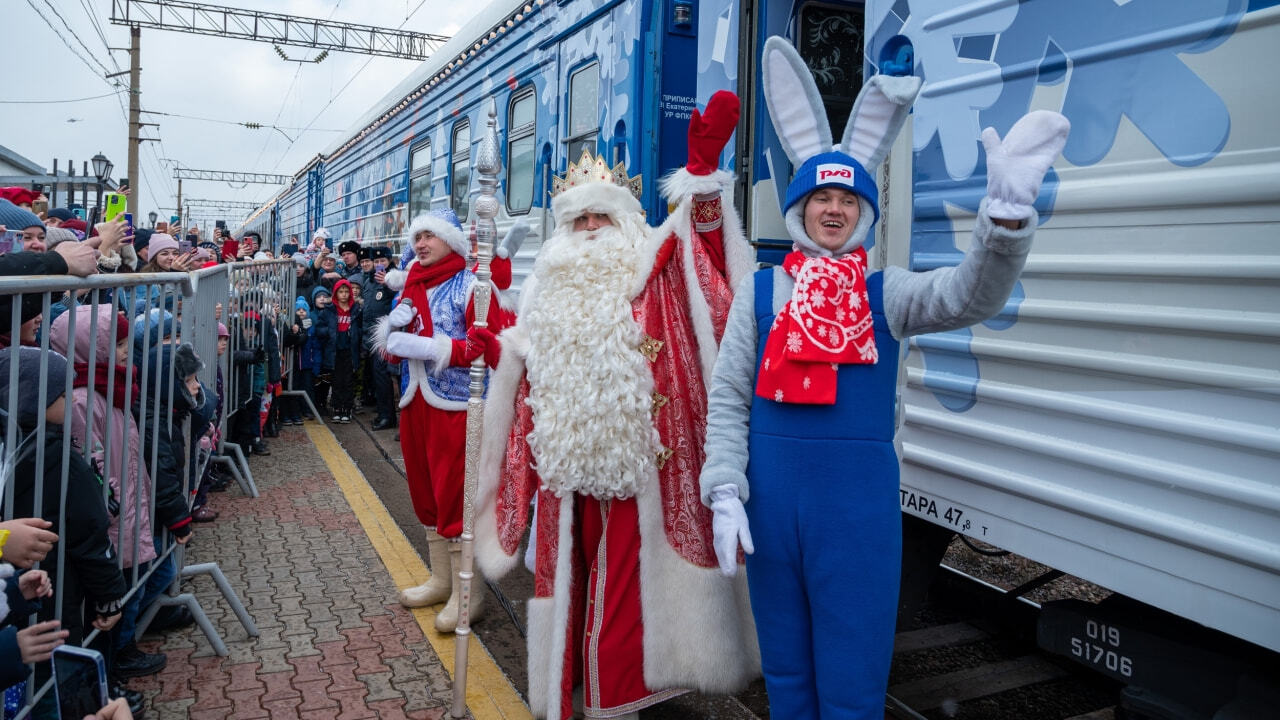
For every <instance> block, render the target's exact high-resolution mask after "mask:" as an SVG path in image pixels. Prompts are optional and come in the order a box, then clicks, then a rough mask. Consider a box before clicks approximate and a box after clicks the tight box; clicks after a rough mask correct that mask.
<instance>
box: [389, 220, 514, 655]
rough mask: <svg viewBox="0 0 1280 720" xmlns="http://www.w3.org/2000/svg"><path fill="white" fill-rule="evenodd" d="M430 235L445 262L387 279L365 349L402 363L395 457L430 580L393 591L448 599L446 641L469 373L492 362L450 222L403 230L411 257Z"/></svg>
mask: <svg viewBox="0 0 1280 720" xmlns="http://www.w3.org/2000/svg"><path fill="white" fill-rule="evenodd" d="M428 234H430V235H434V236H436V237H437V238H440V239H441V240H443V241H444V244H445V245H447V247H448V250H449V252H447V254H445V255H444V256H443V257H441V258H438V259H427V260H425V262H427V263H428V264H423V261H420V260H419V259H417V258H415V259H412V260H410V261H409V262H408V264H407V265H406V267H405V269H403V270H393V271H389V272H388V273H387V276H386V286H387V287H389V288H391V289H393V290H395V291H398V292H399V293H400V295H399V298H398V300H397V302H398V303H399V304H398V305H397V306H396V307H395V308H394V309H392V311H391V312H390V313H389V314H388V315H387V316H386V317H384V318H381V319H380V320H378V323H377V325H376V329H375V335H374V340H373V345H374V347H375V348H377V349H378V350H379V351H380V352H382V353H383V354H384V356H385V357H386V358H387V360H388V362H389V363H391V364H393V365H394V364H400V363H401V360H405V361H406V362H404V363H403V369H402V375H401V382H400V408H401V413H400V427H401V429H400V447H401V449H402V450H403V452H404V464H405V473H406V475H407V477H408V483H409V495H410V498H411V499H412V501H413V509H414V512H415V513H416V514H417V516H418V520H419V521H420V522H421V523H422V524H423V525H424V526H425V527H426V529H427V545H428V550H429V554H430V562H431V571H432V573H433V574H432V576H431V578H430V579H429V580H427V582H426V583H423V584H422V585H419V586H417V587H413V588H408V589H406V590H403V591H401V593H400V598H399V599H400V602H401V603H402V604H404V605H406V606H408V607H421V606H425V605H433V604H436V603H439V602H444V601H446V599H447V601H448V602H447V604H446V605H445V607H444V608H443V609H442V610H441V611H440V612H439V613H438V614H437V615H436V629H437V630H439V631H440V632H453V629H454V627H455V626H456V625H457V619H458V610H457V605H458V583H457V580H456V578H455V577H454V575H455V573H454V568H455V566H456V559H457V555H458V553H459V552H460V548H459V545H458V543H457V538H458V536H459V535H460V534H461V533H462V507H463V480H464V477H463V475H464V470H465V465H464V460H465V452H464V448H465V447H466V434H467V431H466V425H467V412H466V410H467V399H468V397H469V393H468V388H467V386H468V383H469V371H470V364H471V361H472V360H474V359H475V358H477V357H479V356H480V355H482V354H485V350H486V343H487V342H488V343H490V344H491V345H492V347H491V349H490V350H489V353H488V354H487V355H486V358H487V359H492V360H493V362H496V358H497V351H498V346H497V342H496V340H494V339H493V334H492V332H491V331H487V330H483V329H480V330H477V329H476V328H473V327H472V326H473V323H474V322H475V308H474V307H473V304H472V291H473V289H474V288H475V284H476V276H475V274H474V273H472V272H471V271H470V270H468V269H467V267H466V259H465V256H466V253H467V251H468V249H469V244H468V242H467V238H466V236H465V235H464V234H463V232H462V228H461V227H460V226H459V224H458V218H457V216H456V215H454V213H453V211H452V210H449V209H443V210H432V211H430V212H427V213H425V214H422V215H419V216H418V217H416V218H414V219H413V221H412V223H410V226H409V237H410V238H411V242H412V243H413V247H414V248H417V247H419V242H420V240H421V237H425V236H426V235H428ZM419 257H422V255H420V256H419ZM406 300H407V301H409V302H405V301H406ZM504 317H505V312H504V311H503V309H502V308H501V307H500V306H499V305H498V304H497V303H494V304H492V305H490V306H489V314H488V323H489V325H488V327H489V328H493V329H494V330H501V329H502V328H503V327H505V325H506V321H505V320H504ZM490 364H493V363H492V362H491V363H490ZM478 600H479V593H477V595H476V597H474V598H473V599H472V602H471V618H472V619H476V618H478V617H479V602H478Z"/></svg>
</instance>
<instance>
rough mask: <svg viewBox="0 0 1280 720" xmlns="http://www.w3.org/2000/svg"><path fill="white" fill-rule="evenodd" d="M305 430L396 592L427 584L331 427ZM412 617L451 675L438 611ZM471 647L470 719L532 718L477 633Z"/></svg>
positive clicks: (450, 648)
mask: <svg viewBox="0 0 1280 720" xmlns="http://www.w3.org/2000/svg"><path fill="white" fill-rule="evenodd" d="M305 427H306V430H307V435H309V436H310V437H311V442H312V443H314V444H315V446H316V449H317V450H319V451H320V457H321V458H322V459H323V460H324V462H325V464H326V465H328V466H329V472H331V473H333V477H334V479H335V480H337V482H338V487H340V488H342V494H343V495H345V496H346V498H347V503H348V504H349V505H351V509H352V510H353V511H354V512H355V514H356V518H357V519H359V520H360V526H361V527H363V528H364V531H365V533H366V534H367V535H368V536H369V541H370V542H372V543H373V547H374V549H375V550H377V551H378V555H379V557H381V558H382V564H383V565H386V566H387V570H388V571H389V572H390V573H391V579H392V581H393V582H395V584H396V587H409V586H412V585H418V584H420V583H423V582H425V581H426V579H427V578H428V577H430V576H431V573H430V572H428V571H427V566H426V565H424V564H423V563H422V558H421V557H420V556H419V555H418V553H417V552H416V551H415V550H414V549H413V546H412V545H410V544H409V540H408V538H406V537H405V536H404V533H403V532H401V530H400V527H399V526H398V525H396V523H395V520H393V519H392V518H391V513H389V512H387V508H386V507H385V506H384V505H383V504H382V501H381V500H380V499H379V498H378V495H377V494H376V493H375V492H374V491H373V488H372V487H370V486H369V483H368V481H367V480H365V479H364V475H363V474H362V473H361V472H360V470H359V469H357V468H356V464H355V462H354V461H353V460H352V459H351V456H350V455H348V454H347V451H346V450H343V449H342V446H341V445H339V444H338V439H337V438H336V437H334V436H333V433H332V432H331V431H330V430H329V428H327V427H325V426H323V425H320V424H318V423H315V422H312V421H310V420H308V421H307V423H306V426H305ZM388 599H389V600H390V598H388ZM411 612H412V613H413V616H414V618H415V619H417V621H418V625H419V626H420V627H421V628H422V634H423V635H425V636H426V638H427V640H428V641H429V642H430V643H431V647H432V648H433V649H434V650H435V652H436V655H437V656H439V658H440V662H442V663H444V669H445V671H446V672H448V673H450V674H452V673H453V662H454V648H455V644H454V642H455V641H454V637H453V635H442V634H441V633H438V632H436V628H435V618H436V611H435V610H434V609H433V608H430V607H426V608H417V609H415V610H412V611H411ZM471 642H472V647H473V648H475V647H479V648H480V650H482V652H475V651H474V650H472V652H470V653H469V654H468V658H467V659H468V667H467V708H468V709H470V710H471V714H472V715H473V716H474V717H475V718H476V720H489V718H501V719H502V720H517V719H524V718H532V717H533V714H532V713H531V712H530V711H529V707H528V706H527V705H525V703H524V701H523V700H521V699H520V694H519V693H517V692H516V689H515V687H513V686H512V685H511V681H510V680H508V679H507V676H506V675H505V674H504V673H503V672H502V670H501V669H499V668H498V664H497V663H496V662H494V660H493V656H491V655H490V654H489V650H488V648H485V646H484V644H483V643H481V642H480V638H479V637H477V636H476V635H474V634H473V635H472V636H471Z"/></svg>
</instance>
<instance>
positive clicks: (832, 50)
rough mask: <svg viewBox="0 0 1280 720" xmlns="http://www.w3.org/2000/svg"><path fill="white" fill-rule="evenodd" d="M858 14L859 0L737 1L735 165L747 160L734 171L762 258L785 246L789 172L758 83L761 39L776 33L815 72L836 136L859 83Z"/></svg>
mask: <svg viewBox="0 0 1280 720" xmlns="http://www.w3.org/2000/svg"><path fill="white" fill-rule="evenodd" d="M864 13H865V10H864V5H863V3H861V2H854V3H838V2H803V1H798V2H783V1H782V0H756V1H755V2H746V1H744V2H743V4H742V14H741V15H740V16H739V19H740V32H739V33H738V36H737V37H738V43H739V44H738V47H739V53H738V57H739V66H738V73H739V80H738V88H739V90H738V93H739V95H740V96H741V97H742V98H743V106H744V112H743V116H744V118H743V119H744V122H743V123H742V124H741V125H740V126H739V127H740V130H741V131H742V134H743V135H744V137H740V138H739V141H738V157H739V158H741V159H740V160H739V163H740V168H741V166H745V168H744V169H742V170H740V174H741V175H743V176H745V177H746V188H745V190H746V193H745V197H744V202H743V204H744V206H745V207H744V208H743V210H744V214H743V217H744V219H745V222H746V223H747V226H748V235H749V237H750V238H751V241H752V243H753V244H754V245H755V246H756V248H757V257H758V259H759V260H760V261H762V262H771V263H776V262H780V261H781V258H782V256H783V255H785V254H786V252H787V251H789V250H790V249H791V240H790V239H789V238H788V237H787V231H786V227H785V226H784V224H783V219H782V198H783V197H784V196H785V194H786V189H787V183H788V182H790V179H791V171H792V167H791V163H790V162H789V161H788V160H787V156H786V153H784V152H783V150H782V147H781V145H780V144H779V142H778V136H777V134H776V133H775V132H774V130H773V124H772V121H771V120H770V119H769V112H768V108H767V106H766V105H765V100H764V95H763V90H762V88H761V87H760V69H759V64H758V63H759V57H760V52H761V49H762V48H763V47H764V41H765V40H767V39H768V38H769V37H770V36H773V35H779V36H782V37H785V38H787V39H788V40H790V41H791V43H792V44H793V45H795V47H796V49H797V50H798V51H799V52H800V56H801V57H802V58H803V59H804V61H805V64H806V65H808V67H809V69H810V70H811V71H813V78H814V80H815V82H816V83H817V85H818V91H819V93H820V94H821V95H822V101H823V104H824V106H825V107H826V111H827V121H828V123H829V124H830V125H831V129H832V135H833V136H838V135H839V133H840V132H841V131H842V130H843V129H844V125H845V121H846V120H847V119H848V117H849V112H850V111H851V110H852V109H853V101H854V99H855V98H856V97H857V95H858V91H859V90H860V89H861V88H862V77H863V72H864V52H863V49H864V24H865V23H864ZM869 169H870V170H871V171H872V172H875V168H869ZM872 244H873V243H872Z"/></svg>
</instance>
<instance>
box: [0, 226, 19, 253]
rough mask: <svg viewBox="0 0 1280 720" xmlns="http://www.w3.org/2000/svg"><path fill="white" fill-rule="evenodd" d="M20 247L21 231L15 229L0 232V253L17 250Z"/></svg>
mask: <svg viewBox="0 0 1280 720" xmlns="http://www.w3.org/2000/svg"><path fill="white" fill-rule="evenodd" d="M21 249H22V233H20V232H18V231H17V230H5V231H4V232H2V233H0V255H7V254H9V253H12V252H18V251H19V250H21Z"/></svg>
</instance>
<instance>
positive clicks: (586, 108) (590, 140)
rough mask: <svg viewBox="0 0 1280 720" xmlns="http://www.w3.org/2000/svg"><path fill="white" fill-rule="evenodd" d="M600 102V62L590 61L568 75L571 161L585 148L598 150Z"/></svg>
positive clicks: (576, 158)
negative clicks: (598, 109)
mask: <svg viewBox="0 0 1280 720" xmlns="http://www.w3.org/2000/svg"><path fill="white" fill-rule="evenodd" d="M599 102H600V63H591V64H590V65H586V66H584V67H582V68H581V69H579V70H577V71H576V72H574V73H573V74H572V75H570V76H569V146H568V148H567V150H568V153H569V154H568V158H569V162H578V158H579V157H581V156H582V150H583V148H586V149H588V150H590V151H591V152H592V154H594V153H595V151H596V136H597V135H599V134H600V119H599V113H598V111H597V108H598V107H599Z"/></svg>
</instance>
